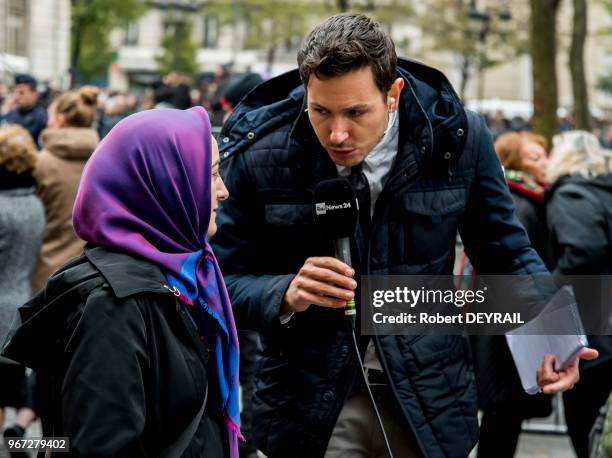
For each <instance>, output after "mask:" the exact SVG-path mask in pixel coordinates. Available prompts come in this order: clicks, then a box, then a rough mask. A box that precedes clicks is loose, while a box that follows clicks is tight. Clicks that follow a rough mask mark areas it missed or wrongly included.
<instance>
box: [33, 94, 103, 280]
mask: <svg viewBox="0 0 612 458" xmlns="http://www.w3.org/2000/svg"><path fill="white" fill-rule="evenodd" d="M97 97H98V89H97V88H95V87H91V86H85V87H83V88H81V89H79V90H78V91H72V92H67V93H65V94H63V95H61V96H60V97H59V98H58V99H57V100H56V101H54V102H53V103H52V104H51V105H50V106H49V109H48V113H49V121H48V124H47V126H48V128H47V129H46V130H45V131H43V133H42V137H41V138H42V147H43V149H42V151H41V152H40V157H39V159H38V165H37V166H36V169H35V171H34V176H35V178H36V181H38V196H39V197H40V199H41V200H42V202H43V204H44V206H45V216H46V219H47V227H46V229H45V233H44V236H43V245H42V248H41V251H40V256H39V257H38V262H37V263H36V268H35V269H34V272H33V274H32V291H38V290H40V289H42V288H43V287H44V286H45V285H46V283H47V279H48V278H49V276H50V275H51V274H52V273H53V272H54V271H55V270H56V269H57V268H58V267H60V266H61V265H62V264H64V263H66V262H67V261H68V260H69V259H71V258H74V257H75V256H78V255H79V254H80V253H81V252H82V251H83V247H84V246H85V243H84V242H83V241H82V240H80V239H79V238H78V237H77V236H76V235H75V233H74V230H73V228H72V206H73V205H74V199H75V197H76V192H77V187H78V186H79V181H80V179H81V173H82V172H83V167H85V162H86V161H87V159H89V156H91V153H93V150H94V149H95V148H96V146H97V144H98V142H99V138H98V133H97V132H96V130H95V129H93V128H92V127H91V125H92V124H93V121H94V118H95V115H96V100H97Z"/></svg>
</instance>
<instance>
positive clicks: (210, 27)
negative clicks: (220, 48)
mask: <svg viewBox="0 0 612 458" xmlns="http://www.w3.org/2000/svg"><path fill="white" fill-rule="evenodd" d="M218 41H219V16H217V15H215V14H210V15H206V16H204V33H203V40H202V46H203V47H204V48H216V47H217V42H218Z"/></svg>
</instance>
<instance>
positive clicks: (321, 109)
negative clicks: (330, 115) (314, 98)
mask: <svg viewBox="0 0 612 458" xmlns="http://www.w3.org/2000/svg"><path fill="white" fill-rule="evenodd" d="M314 111H315V113H319V114H326V113H327V110H326V109H324V108H315V109H314Z"/></svg>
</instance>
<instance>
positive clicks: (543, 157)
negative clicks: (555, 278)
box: [495, 132, 548, 262]
mask: <svg viewBox="0 0 612 458" xmlns="http://www.w3.org/2000/svg"><path fill="white" fill-rule="evenodd" d="M495 151H496V153H497V155H498V156H499V159H500V160H501V163H502V165H503V166H504V169H505V174H506V181H507V183H508V187H509V188H510V193H511V194H512V199H513V200H514V206H515V208H514V212H515V214H516V216H517V218H518V219H519V221H520V222H521V224H523V226H525V230H526V231H527V235H528V236H529V240H530V241H531V246H532V247H533V248H534V249H535V250H536V251H537V252H538V254H539V255H540V257H541V258H542V259H543V260H544V261H545V262H546V261H547V254H546V218H545V215H544V195H545V192H546V186H547V184H546V183H547V182H546V168H547V164H548V154H547V153H546V139H545V138H544V137H542V136H541V135H536V134H533V133H530V132H512V133H508V134H504V135H502V136H500V137H499V138H498V139H497V141H496V142H495Z"/></svg>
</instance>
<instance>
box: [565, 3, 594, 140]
mask: <svg viewBox="0 0 612 458" xmlns="http://www.w3.org/2000/svg"><path fill="white" fill-rule="evenodd" d="M573 2H574V28H573V30H572V44H571V46H570V52H569V67H570V73H571V75H572V92H573V95H574V125H575V127H576V129H582V130H590V127H591V116H590V113H589V94H588V91H587V83H586V76H585V74H584V42H585V40H586V36H587V30H588V27H587V3H586V0H573Z"/></svg>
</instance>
